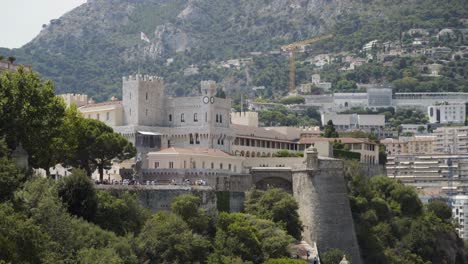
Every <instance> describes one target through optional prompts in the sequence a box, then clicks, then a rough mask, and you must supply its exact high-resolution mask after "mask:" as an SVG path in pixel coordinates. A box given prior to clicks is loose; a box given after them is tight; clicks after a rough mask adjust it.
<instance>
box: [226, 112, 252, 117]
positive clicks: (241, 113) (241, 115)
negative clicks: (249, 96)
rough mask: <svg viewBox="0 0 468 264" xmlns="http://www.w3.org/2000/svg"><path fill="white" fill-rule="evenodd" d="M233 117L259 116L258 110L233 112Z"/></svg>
mask: <svg viewBox="0 0 468 264" xmlns="http://www.w3.org/2000/svg"><path fill="white" fill-rule="evenodd" d="M231 117H234V118H241V117H246V118H249V117H250V118H258V113H257V112H232V113H231Z"/></svg>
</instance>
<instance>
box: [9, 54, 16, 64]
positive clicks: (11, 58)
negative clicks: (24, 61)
mask: <svg viewBox="0 0 468 264" xmlns="http://www.w3.org/2000/svg"><path fill="white" fill-rule="evenodd" d="M15 60H16V58H15V57H13V56H10V57H8V61H9V62H10V63H11V64H13V63H14V62H15Z"/></svg>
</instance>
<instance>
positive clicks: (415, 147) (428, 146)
mask: <svg viewBox="0 0 468 264" xmlns="http://www.w3.org/2000/svg"><path fill="white" fill-rule="evenodd" d="M380 143H382V144H383V145H384V146H385V151H386V153H387V155H389V156H392V155H400V154H427V153H434V152H435V151H434V144H435V137H434V136H413V137H400V138H399V139H394V138H386V139H384V140H381V141H380Z"/></svg>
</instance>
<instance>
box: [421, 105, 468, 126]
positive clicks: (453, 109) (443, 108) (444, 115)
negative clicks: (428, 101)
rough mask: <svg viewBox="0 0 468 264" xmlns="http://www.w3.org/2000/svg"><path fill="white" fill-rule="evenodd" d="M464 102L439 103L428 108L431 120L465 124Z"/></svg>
mask: <svg viewBox="0 0 468 264" xmlns="http://www.w3.org/2000/svg"><path fill="white" fill-rule="evenodd" d="M465 109H466V107H465V104H464V103H458V104H455V103H453V104H449V103H444V104H437V105H430V106H428V108H427V114H428V116H429V122H430V123H432V124H464V123H465V118H466V112H465V111H466V110H465Z"/></svg>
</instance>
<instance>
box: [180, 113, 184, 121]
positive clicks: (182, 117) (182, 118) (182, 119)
mask: <svg viewBox="0 0 468 264" xmlns="http://www.w3.org/2000/svg"><path fill="white" fill-rule="evenodd" d="M180 122H182V123H183V122H185V117H184V114H180Z"/></svg>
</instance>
